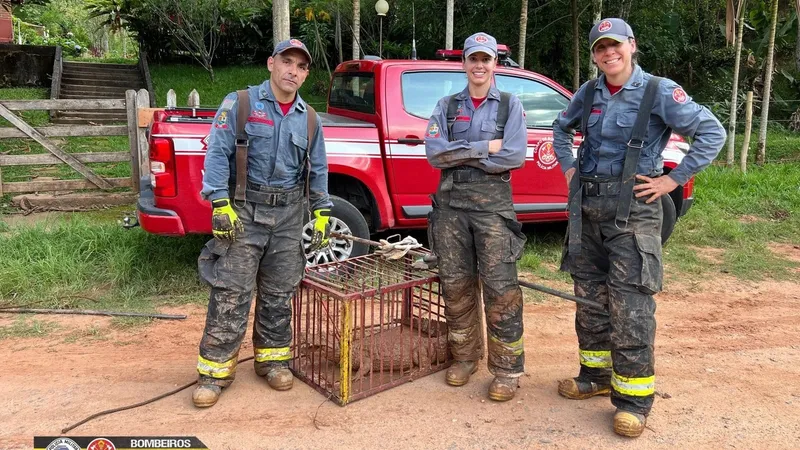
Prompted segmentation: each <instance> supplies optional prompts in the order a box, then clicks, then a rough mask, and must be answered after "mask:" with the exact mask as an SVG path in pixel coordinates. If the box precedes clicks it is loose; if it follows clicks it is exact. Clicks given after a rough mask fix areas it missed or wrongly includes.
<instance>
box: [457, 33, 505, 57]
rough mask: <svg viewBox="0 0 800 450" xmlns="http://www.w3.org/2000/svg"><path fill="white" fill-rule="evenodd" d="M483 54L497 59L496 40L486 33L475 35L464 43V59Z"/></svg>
mask: <svg viewBox="0 0 800 450" xmlns="http://www.w3.org/2000/svg"><path fill="white" fill-rule="evenodd" d="M476 52H483V53H486V54H487V55H492V56H493V57H495V58H497V40H496V39H495V38H494V37H492V36H490V35H488V34H486V33H475V34H473V35H472V36H470V37H468V38H467V40H465V41H464V58H466V57H468V56H469V55H471V54H473V53H476Z"/></svg>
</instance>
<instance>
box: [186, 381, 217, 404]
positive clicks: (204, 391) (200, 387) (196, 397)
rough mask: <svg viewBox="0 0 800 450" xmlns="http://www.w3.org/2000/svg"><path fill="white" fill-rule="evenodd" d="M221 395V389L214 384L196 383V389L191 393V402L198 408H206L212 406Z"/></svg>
mask: <svg viewBox="0 0 800 450" xmlns="http://www.w3.org/2000/svg"><path fill="white" fill-rule="evenodd" d="M220 394H222V388H221V387H220V386H217V385H215V384H204V383H200V382H198V383H197V387H195V388H194V392H192V402H193V403H194V406H196V407H198V408H208V407H210V406H214V405H215V404H216V403H217V400H219V396H220Z"/></svg>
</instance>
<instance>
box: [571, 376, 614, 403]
mask: <svg viewBox="0 0 800 450" xmlns="http://www.w3.org/2000/svg"><path fill="white" fill-rule="evenodd" d="M558 393H559V394H561V396H562V397H566V398H569V399H572V400H585V399H587V398H590V397H594V396H595V395H609V394H610V393H611V385H609V384H598V383H595V382H594V381H586V380H581V379H580V378H569V379H567V380H561V381H560V382H559V383H558Z"/></svg>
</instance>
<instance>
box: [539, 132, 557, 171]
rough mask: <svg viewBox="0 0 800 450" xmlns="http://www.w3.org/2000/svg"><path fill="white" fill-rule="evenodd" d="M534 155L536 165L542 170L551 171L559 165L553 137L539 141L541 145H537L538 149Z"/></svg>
mask: <svg viewBox="0 0 800 450" xmlns="http://www.w3.org/2000/svg"><path fill="white" fill-rule="evenodd" d="M533 155H534V159H535V160H536V165H537V166H539V168H541V169H542V170H550V169H552V168H554V167H555V166H556V164H557V163H558V158H556V151H555V149H553V138H551V137H547V138H544V139H542V140H541V141H539V143H538V144H536V148H535V149H534V150H533Z"/></svg>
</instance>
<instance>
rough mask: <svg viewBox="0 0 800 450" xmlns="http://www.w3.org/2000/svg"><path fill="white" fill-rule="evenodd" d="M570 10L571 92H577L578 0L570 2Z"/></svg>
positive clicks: (579, 63) (579, 72) (579, 61)
mask: <svg viewBox="0 0 800 450" xmlns="http://www.w3.org/2000/svg"><path fill="white" fill-rule="evenodd" d="M570 9H571V10H572V51H573V54H572V56H573V57H572V65H573V67H572V90H573V91H574V92H577V91H578V88H580V87H581V47H580V40H581V39H580V34H579V33H578V0H572V1H571V2H570Z"/></svg>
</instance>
